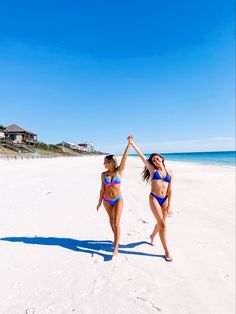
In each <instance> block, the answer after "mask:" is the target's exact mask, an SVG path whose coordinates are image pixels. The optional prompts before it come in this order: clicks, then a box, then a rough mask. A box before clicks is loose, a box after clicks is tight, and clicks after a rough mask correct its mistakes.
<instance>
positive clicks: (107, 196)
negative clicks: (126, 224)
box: [97, 142, 130, 256]
mask: <svg viewBox="0 0 236 314" xmlns="http://www.w3.org/2000/svg"><path fill="white" fill-rule="evenodd" d="M129 149H130V142H129V143H128V145H127V146H126V148H125V151H124V155H123V157H122V159H121V163H120V165H118V163H117V160H116V157H115V156H114V155H108V156H106V157H105V159H104V166H105V168H106V170H107V171H105V172H103V173H102V175H101V180H102V183H101V190H100V197H99V201H98V205H97V210H98V209H99V207H100V206H101V205H102V201H103V205H104V207H105V209H106V211H107V214H108V216H109V221H110V225H111V229H112V231H113V233H114V252H113V256H115V255H117V254H118V249H119V241H120V217H121V213H122V210H123V197H122V195H121V191H120V184H121V177H122V175H123V171H124V169H125V164H126V160H127V156H128V152H129Z"/></svg>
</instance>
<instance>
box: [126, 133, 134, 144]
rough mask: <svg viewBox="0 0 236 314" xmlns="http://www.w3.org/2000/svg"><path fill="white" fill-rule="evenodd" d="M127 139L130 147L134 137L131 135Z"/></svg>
mask: <svg viewBox="0 0 236 314" xmlns="http://www.w3.org/2000/svg"><path fill="white" fill-rule="evenodd" d="M127 139H128V141H129V144H131V145H133V144H134V136H133V135H129V136H128V138H127Z"/></svg>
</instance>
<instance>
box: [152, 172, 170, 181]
mask: <svg viewBox="0 0 236 314" xmlns="http://www.w3.org/2000/svg"><path fill="white" fill-rule="evenodd" d="M152 180H163V181H165V182H168V183H169V182H170V175H169V173H168V172H166V176H165V178H162V177H161V175H160V173H159V172H158V170H155V171H154V174H153V177H152Z"/></svg>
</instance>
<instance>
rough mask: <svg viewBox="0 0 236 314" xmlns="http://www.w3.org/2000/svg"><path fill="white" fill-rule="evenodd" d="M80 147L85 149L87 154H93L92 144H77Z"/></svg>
mask: <svg viewBox="0 0 236 314" xmlns="http://www.w3.org/2000/svg"><path fill="white" fill-rule="evenodd" d="M78 145H79V146H81V147H84V148H85V149H86V151H87V152H94V150H95V149H94V146H93V145H92V144H89V143H82V144H78Z"/></svg>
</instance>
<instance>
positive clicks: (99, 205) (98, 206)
mask: <svg viewBox="0 0 236 314" xmlns="http://www.w3.org/2000/svg"><path fill="white" fill-rule="evenodd" d="M101 205H102V203H100V202H99V203H98V204H97V211H98V210H99V208H100V207H101Z"/></svg>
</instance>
